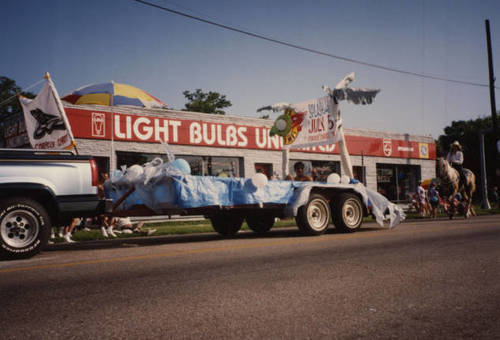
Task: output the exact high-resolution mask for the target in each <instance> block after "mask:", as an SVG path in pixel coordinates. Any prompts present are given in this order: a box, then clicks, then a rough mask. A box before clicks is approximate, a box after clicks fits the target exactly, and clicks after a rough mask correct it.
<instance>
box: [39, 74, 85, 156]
mask: <svg viewBox="0 0 500 340" xmlns="http://www.w3.org/2000/svg"><path fill="white" fill-rule="evenodd" d="M44 78H45V79H47V82H48V83H49V86H50V89H51V91H52V95H53V96H54V99H55V100H56V104H57V108H58V109H59V112H60V114H61V117H62V119H63V121H64V125H66V128H67V129H68V134H69V137H70V139H71V145H70V146H68V147H67V148H71V147H73V148H74V149H75V152H76V154H77V155H78V154H79V153H78V148H77V147H76V141H75V137H73V132H72V131H71V125H70V124H69V121H68V117H66V111H64V106H63V104H62V102H61V99H60V98H59V94H58V93H57V89H56V87H55V85H54V83H53V82H52V79H51V78H50V73H49V72H45V76H44Z"/></svg>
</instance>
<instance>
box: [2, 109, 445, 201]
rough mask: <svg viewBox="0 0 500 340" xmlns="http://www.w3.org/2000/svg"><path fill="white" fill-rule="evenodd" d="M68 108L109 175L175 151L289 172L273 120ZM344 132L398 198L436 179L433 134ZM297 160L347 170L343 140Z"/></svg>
mask: <svg viewBox="0 0 500 340" xmlns="http://www.w3.org/2000/svg"><path fill="white" fill-rule="evenodd" d="M65 110H66V114H67V117H68V120H69V122H70V124H71V128H72V131H73V135H74V137H75V139H76V143H77V149H78V152H79V153H80V154H88V155H92V156H94V157H96V158H97V160H98V163H99V166H100V168H101V171H104V172H108V171H112V170H114V169H120V168H121V166H123V165H126V166H130V165H132V164H143V163H145V162H147V161H150V160H152V159H153V158H155V157H162V158H164V159H166V154H167V152H168V151H169V152H172V153H173V154H174V155H175V156H176V157H179V158H184V159H186V160H187V161H188V162H189V164H190V166H191V170H192V174H193V175H211V176H235V177H250V176H252V175H253V174H255V173H256V172H263V173H265V174H266V175H267V176H268V177H270V178H275V179H280V178H284V175H285V174H283V171H282V164H283V151H282V150H283V141H282V138H281V137H280V136H273V137H270V136H269V130H270V128H271V126H272V125H273V121H272V120H269V119H258V118H247V117H240V116H227V115H212V114H204V113H195V112H185V111H174V110H165V109H161V110H150V109H142V108H129V107H108V106H94V105H71V104H65ZM344 133H345V135H346V144H347V148H348V150H349V153H350V155H351V161H352V165H353V170H354V174H355V177H356V178H357V179H359V180H360V181H362V182H364V183H365V184H366V185H367V186H368V187H369V188H371V189H374V190H378V191H379V192H381V193H382V194H384V195H385V196H386V197H387V198H389V199H390V200H392V201H407V200H408V198H409V195H410V194H412V193H414V192H415V190H416V186H417V185H418V181H419V180H421V179H426V178H434V177H435V160H436V145H435V143H434V140H433V139H432V137H429V136H415V135H408V134H398V133H389V132H380V131H373V130H364V129H344ZM18 138H19V137H18ZM162 142H166V143H168V144H165V143H162ZM4 144H8V141H5V142H4ZM289 159H290V163H289V167H290V168H289V171H288V172H289V173H292V174H293V165H294V163H295V162H297V161H302V162H303V163H304V164H305V171H306V173H310V174H312V175H314V176H315V178H316V179H317V180H325V179H326V177H327V176H328V175H329V174H330V173H332V172H336V173H338V174H341V170H340V169H341V167H340V155H339V151H338V147H337V146H336V145H325V146H320V147H314V148H306V149H292V150H291V151H290V153H289Z"/></svg>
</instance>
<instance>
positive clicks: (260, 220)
mask: <svg viewBox="0 0 500 340" xmlns="http://www.w3.org/2000/svg"><path fill="white" fill-rule="evenodd" d="M245 220H246V221H247V224H248V227H249V228H250V229H251V230H252V231H253V232H255V233H257V234H264V233H267V232H268V231H269V230H271V228H272V227H273V225H274V216H273V215H268V214H257V215H252V216H247V217H246V218H245Z"/></svg>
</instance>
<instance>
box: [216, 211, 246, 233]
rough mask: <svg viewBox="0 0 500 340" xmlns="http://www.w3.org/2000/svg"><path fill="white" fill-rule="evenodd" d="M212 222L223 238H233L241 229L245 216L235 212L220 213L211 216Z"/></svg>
mask: <svg viewBox="0 0 500 340" xmlns="http://www.w3.org/2000/svg"><path fill="white" fill-rule="evenodd" d="M210 222H211V223H212V227H213V228H214V230H215V231H216V232H218V233H219V234H221V235H223V236H231V235H234V234H236V233H237V232H238V231H239V230H240V229H241V225H242V224H243V216H240V215H238V214H235V213H234V212H227V213H218V214H216V215H212V216H210Z"/></svg>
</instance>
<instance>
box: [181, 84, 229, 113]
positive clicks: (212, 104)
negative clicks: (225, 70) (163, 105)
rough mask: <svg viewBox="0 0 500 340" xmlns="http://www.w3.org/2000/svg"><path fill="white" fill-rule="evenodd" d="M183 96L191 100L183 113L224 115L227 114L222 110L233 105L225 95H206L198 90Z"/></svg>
mask: <svg viewBox="0 0 500 340" xmlns="http://www.w3.org/2000/svg"><path fill="white" fill-rule="evenodd" d="M182 94H183V95H184V97H186V99H187V100H189V102H188V103H186V104H185V106H186V107H185V109H183V111H193V112H202V113H212V114H219V115H223V114H225V112H224V111H223V110H222V109H223V108H225V107H229V106H231V105H232V104H231V102H230V101H229V100H227V99H226V96H225V95H221V94H220V93H218V92H212V91H210V92H208V93H205V92H203V91H202V90H201V89H196V90H195V92H189V91H184V92H182Z"/></svg>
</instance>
